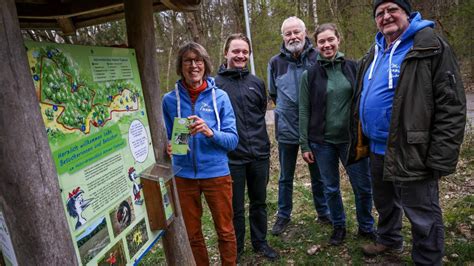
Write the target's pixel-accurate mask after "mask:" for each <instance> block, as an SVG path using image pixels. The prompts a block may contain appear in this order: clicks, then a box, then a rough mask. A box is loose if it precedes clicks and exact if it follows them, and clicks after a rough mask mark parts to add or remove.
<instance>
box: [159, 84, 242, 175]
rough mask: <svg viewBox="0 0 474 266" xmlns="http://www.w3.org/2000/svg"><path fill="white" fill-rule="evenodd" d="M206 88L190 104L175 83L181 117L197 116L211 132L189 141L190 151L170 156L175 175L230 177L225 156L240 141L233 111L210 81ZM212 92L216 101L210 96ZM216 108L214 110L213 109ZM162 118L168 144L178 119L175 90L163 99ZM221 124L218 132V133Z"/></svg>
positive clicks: (225, 95) (181, 86) (188, 97)
mask: <svg viewBox="0 0 474 266" xmlns="http://www.w3.org/2000/svg"><path fill="white" fill-rule="evenodd" d="M207 84H208V87H207V88H206V89H205V90H204V91H203V92H201V93H200V94H199V96H198V98H197V99H196V102H195V103H194V104H192V103H191V98H190V96H189V93H188V91H187V90H186V88H185V87H184V86H183V84H182V81H181V80H178V81H177V82H176V86H177V90H178V92H179V101H180V106H181V117H188V116H190V115H197V116H198V117H200V118H202V119H203V120H204V121H206V124H207V125H208V126H209V128H210V129H212V131H213V132H214V136H212V137H210V138H208V137H206V136H205V135H204V134H201V133H198V134H196V135H195V136H193V137H191V138H190V140H189V148H190V151H189V152H188V153H187V154H186V155H173V172H174V175H176V176H179V177H183V178H191V179H204V178H214V177H220V176H225V175H228V174H229V173H230V171H229V166H228V163H227V161H228V160H227V153H228V152H230V151H232V150H234V149H235V148H236V147H237V143H238V141H239V139H238V135H237V129H236V125H235V116H234V110H233V109H232V105H231V103H230V100H229V97H228V96H227V93H226V92H225V91H223V90H221V89H219V88H217V87H216V85H215V83H214V79H213V78H208V79H207ZM213 90H214V91H215V98H214V99H215V101H214V100H213V92H212V91H213ZM214 104H215V106H214ZM163 117H164V120H165V125H166V133H167V134H168V140H170V139H171V133H172V129H173V121H174V118H175V117H178V108H177V97H176V87H175V90H173V91H170V92H168V93H167V94H165V96H164V97H163ZM219 123H220V129H219Z"/></svg>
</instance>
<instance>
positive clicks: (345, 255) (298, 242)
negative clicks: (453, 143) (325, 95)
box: [140, 125, 474, 265]
mask: <svg viewBox="0 0 474 266" xmlns="http://www.w3.org/2000/svg"><path fill="white" fill-rule="evenodd" d="M269 133H270V135H271V136H270V138H271V139H272V146H271V149H272V152H271V154H272V158H271V162H272V163H271V176H270V182H269V184H268V193H267V205H268V216H269V217H268V230H269V231H268V236H267V240H268V242H269V244H270V245H271V246H272V247H274V248H275V249H276V250H278V252H279V254H280V258H279V259H278V260H276V261H273V262H270V261H268V260H266V259H265V258H263V257H262V256H261V255H258V254H255V253H254V252H253V251H252V247H251V243H250V235H249V228H248V220H247V221H246V223H247V230H246V232H247V234H246V240H245V241H246V242H245V252H244V254H243V256H242V259H241V261H240V265H274V264H276V265H325V264H330V265H387V264H388V265H407V264H408V265H412V264H413V262H412V261H411V256H410V254H411V233H410V224H409V222H408V220H407V219H406V218H404V220H403V230H402V232H403V235H404V252H403V253H402V254H399V255H389V256H377V257H373V258H367V257H364V255H363V254H362V251H361V248H360V246H361V245H363V244H366V243H368V241H367V240H362V239H359V238H357V237H356V234H357V222H356V217H355V205H354V195H353V193H352V189H351V186H350V184H349V181H348V178H347V176H346V174H345V172H344V170H343V168H342V167H341V174H342V176H341V189H342V197H343V201H344V208H345V211H346V219H347V230H348V232H347V236H346V240H345V242H344V244H343V245H341V246H337V247H333V246H329V245H328V244H327V242H328V239H329V237H330V235H331V232H332V228H331V226H328V225H321V224H318V223H317V222H316V211H315V209H314V205H313V202H312V196H311V184H310V178H309V173H308V170H307V167H306V163H305V162H304V161H303V160H302V159H299V160H298V162H297V169H296V173H295V181H294V192H293V213H292V220H291V224H290V226H289V227H288V228H287V230H286V231H285V232H284V233H283V234H282V235H280V236H273V235H272V234H271V233H270V231H271V228H272V226H273V223H274V222H275V219H276V212H277V200H278V196H277V195H278V171H279V165H278V151H277V146H276V143H275V141H274V136H273V127H271V128H270V127H269ZM299 158H300V157H299ZM473 192H474V128H473V126H472V125H469V126H468V127H467V129H466V136H465V140H464V143H463V145H462V151H461V156H460V161H459V163H458V167H457V172H456V173H455V174H453V175H450V176H447V177H443V179H442V180H441V182H440V203H441V206H442V209H443V219H444V224H445V229H446V233H445V247H446V252H445V254H446V255H445V257H444V258H443V262H444V264H446V265H474V243H473V237H474V231H473V228H474V193H473ZM203 202H205V200H203ZM246 207H247V214H246V215H248V200H247V206H246ZM373 214H374V217H377V212H376V211H375V209H374V210H373ZM246 217H248V216H246ZM203 232H204V236H205V238H206V243H207V246H208V250H209V256H210V260H211V264H212V265H219V264H220V263H219V261H220V260H219V252H218V249H217V237H216V234H215V230H214V227H213V222H212V218H211V216H210V212H209V210H208V208H207V206H206V207H205V211H204V216H203ZM312 247H313V248H317V251H316V252H315V253H314V254H312V255H308V250H309V249H311V248H312ZM164 261H165V260H164V255H163V252H162V248H161V245H156V247H155V248H153V249H152V252H150V253H149V254H148V255H147V256H146V257H145V258H144V260H142V261H141V263H140V264H141V265H157V264H165V263H164Z"/></svg>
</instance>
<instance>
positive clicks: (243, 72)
mask: <svg viewBox="0 0 474 266" xmlns="http://www.w3.org/2000/svg"><path fill="white" fill-rule="evenodd" d="M217 74H219V75H221V76H224V77H228V78H231V79H238V78H243V77H245V76H247V75H248V74H249V70H248V68H242V69H238V68H227V66H226V64H222V65H221V66H220V67H219V71H218V72H217Z"/></svg>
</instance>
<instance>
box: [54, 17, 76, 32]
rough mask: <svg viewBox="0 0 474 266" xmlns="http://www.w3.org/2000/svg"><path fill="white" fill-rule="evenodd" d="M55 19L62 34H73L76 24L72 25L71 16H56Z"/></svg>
mask: <svg viewBox="0 0 474 266" xmlns="http://www.w3.org/2000/svg"><path fill="white" fill-rule="evenodd" d="M57 21H58V24H59V27H61V31H62V32H63V33H64V35H74V34H75V33H76V26H74V23H73V22H72V19H71V18H58V19H57Z"/></svg>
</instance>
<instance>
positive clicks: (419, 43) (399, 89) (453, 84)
mask: <svg viewBox="0 0 474 266" xmlns="http://www.w3.org/2000/svg"><path fill="white" fill-rule="evenodd" d="M373 8H374V18H375V23H376V25H377V28H378V29H379V32H378V33H377V35H376V38H375V44H374V45H373V46H372V47H371V49H370V51H369V53H368V54H367V55H366V56H365V57H364V58H363V59H362V61H361V63H360V68H359V71H358V77H357V89H356V94H355V102H354V105H353V112H352V122H351V128H352V134H351V139H352V141H351V149H350V153H349V154H350V156H349V161H350V162H351V161H356V160H358V159H361V158H363V157H367V156H368V155H369V153H370V167H371V172H372V177H373V198H374V205H375V207H376V209H377V212H378V213H379V221H378V226H377V232H378V238H377V240H376V243H374V244H368V245H365V246H363V248H362V250H363V252H364V254H366V255H368V256H373V255H378V254H382V253H385V252H388V251H401V250H402V248H403V236H402V234H401V228H402V216H403V212H404V213H405V215H406V216H407V218H408V220H409V221H410V223H411V232H412V237H413V240H412V244H413V248H412V259H413V262H414V263H415V264H417V265H441V263H442V258H443V254H444V226H443V219H442V212H441V208H440V205H439V189H438V182H439V178H441V177H442V176H445V175H447V174H451V173H453V172H454V171H455V169H456V163H457V160H458V156H459V150H460V146H461V143H462V141H463V136H464V127H465V123H466V98H465V94H464V88H463V84H462V81H461V76H460V72H459V66H458V64H457V61H456V58H455V56H454V53H453V51H452V49H451V47H450V46H449V44H448V43H447V42H446V41H445V40H444V39H443V38H442V37H440V36H439V35H438V34H437V33H435V31H434V30H433V26H434V23H433V22H431V21H427V20H423V19H422V18H421V14H420V13H418V12H413V13H411V6H410V3H409V2H408V1H406V0H397V1H382V0H375V1H374V3H373Z"/></svg>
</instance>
